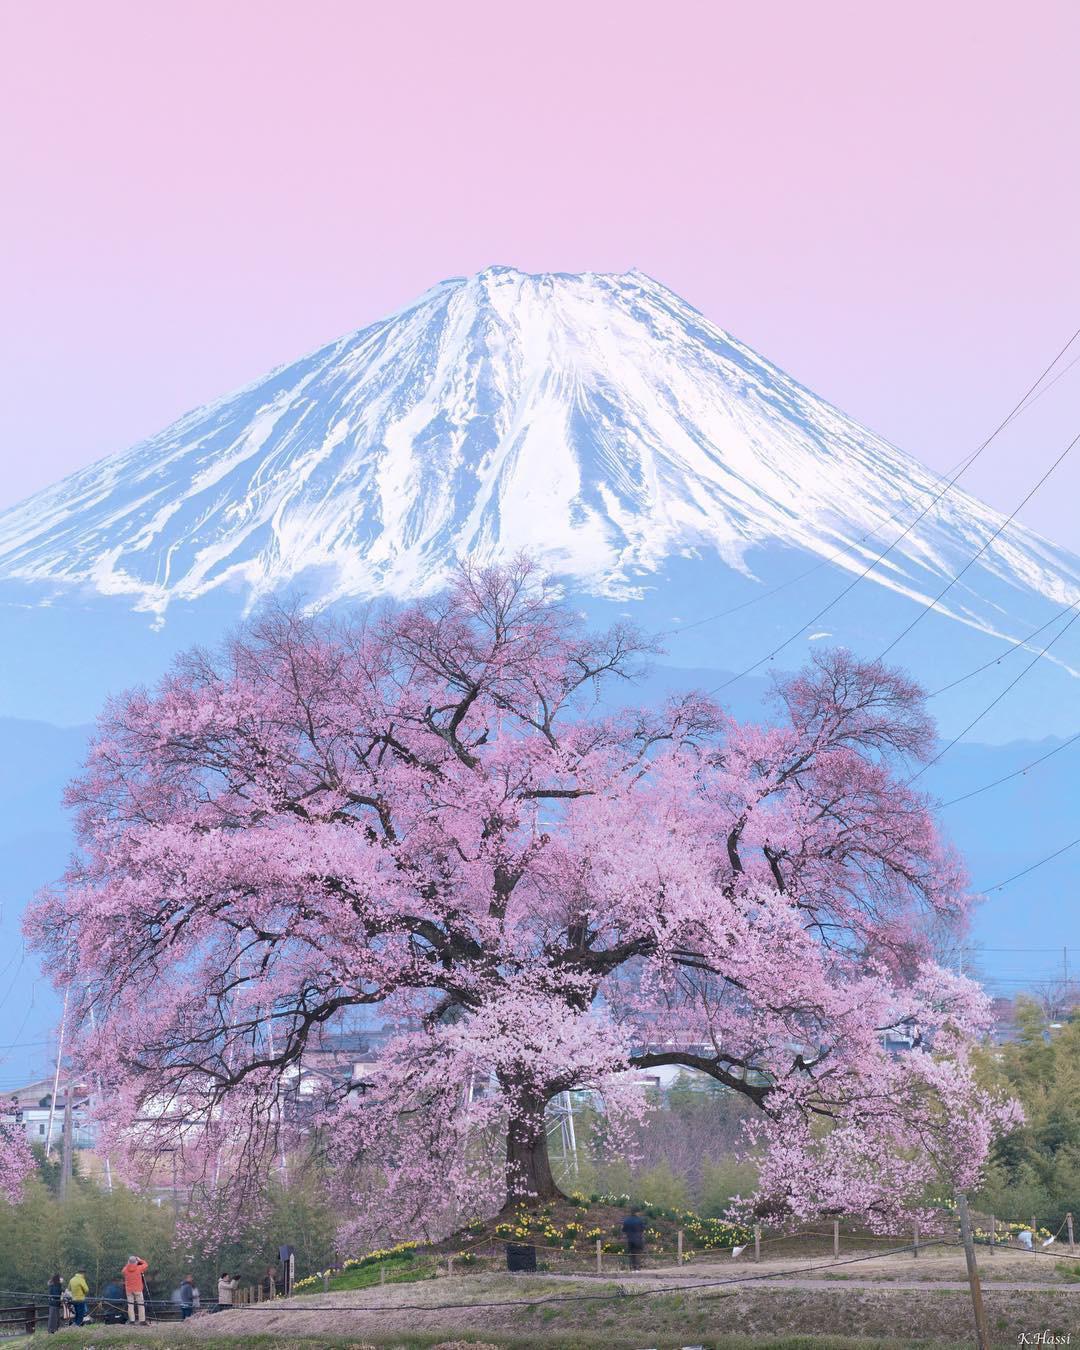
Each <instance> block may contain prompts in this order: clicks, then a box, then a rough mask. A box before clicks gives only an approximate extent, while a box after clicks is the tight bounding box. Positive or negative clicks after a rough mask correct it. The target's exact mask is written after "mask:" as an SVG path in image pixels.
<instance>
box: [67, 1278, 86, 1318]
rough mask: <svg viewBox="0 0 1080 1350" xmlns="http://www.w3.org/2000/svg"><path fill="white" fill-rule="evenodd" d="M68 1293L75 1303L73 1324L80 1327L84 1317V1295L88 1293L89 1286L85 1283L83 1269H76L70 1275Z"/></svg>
mask: <svg viewBox="0 0 1080 1350" xmlns="http://www.w3.org/2000/svg"><path fill="white" fill-rule="evenodd" d="M68 1293H69V1294H70V1295H71V1301H72V1303H73V1304H74V1305H75V1325H76V1326H77V1327H81V1326H82V1324H83V1321H84V1319H85V1317H86V1296H87V1295H88V1294H89V1293H90V1286H89V1285H88V1284H87V1283H86V1275H85V1273H84V1272H83V1271H81V1270H77V1271H76V1272H75V1274H74V1275H72V1277H71V1279H70V1280H69V1281H68Z"/></svg>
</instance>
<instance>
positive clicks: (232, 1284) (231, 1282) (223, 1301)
mask: <svg viewBox="0 0 1080 1350" xmlns="http://www.w3.org/2000/svg"><path fill="white" fill-rule="evenodd" d="M239 1284H240V1281H239V1280H238V1279H237V1278H236V1276H235V1275H230V1274H229V1272H228V1271H227V1270H223V1271H222V1272H221V1279H220V1280H218V1282H217V1303H218V1312H222V1311H223V1310H224V1309H225V1308H231V1307H232V1305H233V1295H234V1293H235V1291H236V1289H237V1286H238V1285H239Z"/></svg>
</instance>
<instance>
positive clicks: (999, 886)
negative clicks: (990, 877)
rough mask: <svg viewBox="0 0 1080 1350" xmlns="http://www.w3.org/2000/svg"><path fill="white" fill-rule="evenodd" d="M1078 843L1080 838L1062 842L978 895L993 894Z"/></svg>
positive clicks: (1051, 860)
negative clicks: (1028, 865)
mask: <svg viewBox="0 0 1080 1350" xmlns="http://www.w3.org/2000/svg"><path fill="white" fill-rule="evenodd" d="M1077 844H1080V838H1076V839H1073V840H1071V841H1070V842H1069V843H1067V844H1062V846H1061V848H1059V849H1055V850H1054V852H1053V853H1048V854H1047V855H1046V857H1045V858H1040V859H1039V861H1038V862H1034V863H1032V864H1031V866H1030V867H1025V868H1024V869H1023V871H1020V872H1014V873H1013V874H1012V876H1011V877H1006V878H1005V880H1004V881H999V882H998V883H997V885H996V886H987V887H985V889H983V890H981V891H979V894H980V895H993V893H994V892H995V891H1000V890H1003V889H1004V888H1005V887H1006V886H1011V885H1012V883H1013V882H1014V881H1019V880H1020V878H1021V877H1026V876H1027V874H1028V873H1029V872H1034V871H1036V870H1037V869H1038V868H1040V867H1045V866H1046V864H1047V863H1048V862H1053V861H1054V859H1055V858H1060V857H1061V855H1062V854H1063V853H1068V851H1069V849H1071V848H1075V847H1076V846H1077Z"/></svg>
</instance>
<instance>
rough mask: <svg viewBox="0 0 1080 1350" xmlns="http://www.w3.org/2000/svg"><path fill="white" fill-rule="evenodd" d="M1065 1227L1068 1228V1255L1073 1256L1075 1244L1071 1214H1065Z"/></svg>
mask: <svg viewBox="0 0 1080 1350" xmlns="http://www.w3.org/2000/svg"><path fill="white" fill-rule="evenodd" d="M1065 1227H1066V1228H1067V1229H1068V1230H1069V1255H1070V1256H1075V1255H1076V1248H1075V1246H1074V1245H1073V1226H1072V1214H1066V1215H1065Z"/></svg>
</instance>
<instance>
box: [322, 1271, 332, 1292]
mask: <svg viewBox="0 0 1080 1350" xmlns="http://www.w3.org/2000/svg"><path fill="white" fill-rule="evenodd" d="M322 1288H323V1293H324V1294H328V1293H329V1292H330V1272H329V1271H328V1270H324V1271H323V1273H322Z"/></svg>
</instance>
